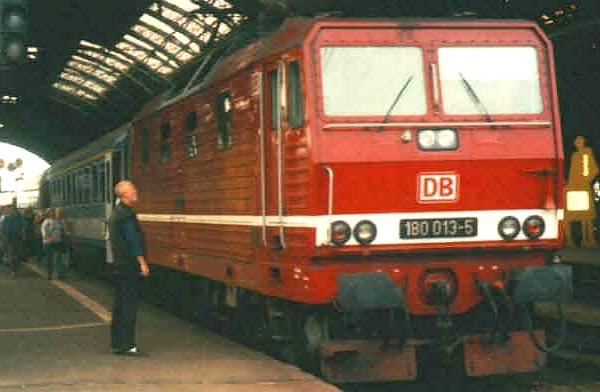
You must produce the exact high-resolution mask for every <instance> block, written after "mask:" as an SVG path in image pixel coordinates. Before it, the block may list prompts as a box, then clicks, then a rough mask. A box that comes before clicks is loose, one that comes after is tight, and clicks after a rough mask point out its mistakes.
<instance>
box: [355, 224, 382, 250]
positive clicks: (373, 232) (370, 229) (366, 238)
mask: <svg viewBox="0 0 600 392" xmlns="http://www.w3.org/2000/svg"><path fill="white" fill-rule="evenodd" d="M376 236H377V227H376V226H375V224H374V223H373V222H371V221H368V220H363V221H360V222H358V223H357V224H356V226H355V227H354V239H356V241H357V242H358V243H359V244H361V245H369V244H370V243H371V242H373V240H375V237H376Z"/></svg>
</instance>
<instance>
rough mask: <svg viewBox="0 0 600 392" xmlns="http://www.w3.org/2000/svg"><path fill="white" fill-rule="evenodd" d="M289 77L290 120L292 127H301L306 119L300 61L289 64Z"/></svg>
mask: <svg viewBox="0 0 600 392" xmlns="http://www.w3.org/2000/svg"><path fill="white" fill-rule="evenodd" d="M288 77H289V79H288V80H289V82H288V92H287V93H288V121H289V122H290V126H291V127H292V128H300V127H301V126H302V125H303V120H304V105H303V101H302V78H301V74H300V63H299V62H298V61H293V62H291V63H289V64H288Z"/></svg>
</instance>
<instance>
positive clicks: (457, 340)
mask: <svg viewBox="0 0 600 392" xmlns="http://www.w3.org/2000/svg"><path fill="white" fill-rule="evenodd" d="M553 70H554V63H553V59H552V47H551V43H550V42H549V40H548V39H547V38H546V37H545V36H544V34H543V33H542V31H541V30H540V29H539V28H538V27H537V26H536V25H535V24H534V23H531V22H525V21H507V20H504V21H496V20H476V19H453V20H451V19H448V20H433V19H431V20H427V19H398V20H351V19H334V18H322V19H304V18H297V19H290V20H288V21H287V22H286V23H285V24H284V25H283V26H282V27H281V28H280V29H279V31H277V32H275V33H273V34H271V35H269V36H267V37H265V38H263V39H261V40H259V41H257V42H255V43H253V44H251V45H250V46H248V47H246V48H244V49H241V50H238V51H237V52H235V53H234V54H232V55H231V56H229V57H227V58H225V59H223V60H222V61H221V62H220V63H218V64H217V65H216V66H215V67H214V69H213V70H212V71H211V73H210V74H209V75H208V76H207V77H206V79H205V80H204V81H203V82H202V83H201V84H200V85H198V86H194V87H192V88H190V89H187V90H186V91H184V92H182V93H181V94H179V95H178V96H177V97H175V98H171V99H169V100H157V101H156V102H154V103H152V104H150V105H148V107H146V108H145V109H144V111H143V112H142V113H141V114H139V115H138V116H137V118H135V119H134V120H133V121H132V122H131V125H130V126H131V129H130V132H131V138H132V151H131V155H132V159H131V165H132V166H131V173H132V178H133V181H134V182H135V183H136V185H137V186H138V187H139V190H140V203H139V207H138V213H139V218H140V221H141V222H142V225H143V228H144V231H145V233H146V238H147V242H148V258H149V260H150V261H151V263H152V266H153V269H154V271H153V273H152V276H153V280H152V282H151V284H152V291H153V292H154V293H155V294H157V295H159V296H160V297H161V298H163V300H165V301H167V302H169V303H172V304H175V306H177V307H180V308H181V310H183V311H185V312H189V311H192V312H200V311H201V312H207V311H208V309H211V310H216V311H219V312H225V313H227V314H229V315H230V316H231V317H232V318H233V319H234V320H237V321H235V322H236V323H238V324H241V326H240V329H241V331H242V332H243V333H246V334H248V335H251V336H255V337H256V336H259V335H260V336H268V337H270V338H272V339H279V340H281V341H283V342H290V344H291V345H292V346H293V347H294V352H295V353H296V354H298V355H299V356H301V357H302V358H303V359H305V360H306V359H311V360H312V364H314V365H316V367H317V368H318V370H320V371H321V372H322V374H323V375H324V377H325V378H327V379H329V380H333V381H341V382H348V381H383V380H409V379H414V378H415V377H416V376H417V373H418V371H417V353H420V352H425V353H426V354H424V355H425V356H431V355H432V354H434V353H435V354H436V355H438V356H439V357H440V358H444V359H450V360H454V361H457V360H461V361H464V368H465V370H466V373H467V374H468V375H488V374H495V373H512V372H523V371H533V370H535V369H537V368H539V367H540V366H542V365H543V363H544V361H545V354H544V353H543V352H541V351H540V350H538V348H536V347H539V346H541V344H540V341H541V340H542V338H543V332H542V331H541V330H537V331H534V330H533V328H534V327H531V326H529V327H527V325H528V323H527V320H528V318H527V317H526V313H527V312H526V311H522V309H523V308H527V307H528V306H525V307H519V306H516V304H518V303H522V302H532V301H534V300H540V299H546V300H548V299H553V300H554V299H557V297H560V296H563V295H564V293H565V292H567V291H568V282H567V280H566V279H564V282H563V278H565V277H567V278H568V274H567V273H564V274H559V273H557V272H556V271H560V269H558V268H554V266H550V265H548V264H550V263H551V262H552V260H553V256H554V252H555V251H556V250H557V249H558V248H560V247H561V244H562V235H561V225H562V220H563V211H564V210H563V152H562V141H561V130H560V120H559V113H558V99H557V95H556V84H555V80H554V72H553ZM531 267H535V268H531ZM520 272H522V273H520ZM557 280H558V281H561V282H563V283H560V282H559V283H560V284H558V285H557V284H556V283H555V282H554V281H557ZM553 282H554V283H553ZM532 287H533V288H538V289H540V290H538V291H537V292H536V291H535V290H529V289H531V288H532ZM206 314H207V313H204V315H203V317H207V316H206ZM529 335H531V336H533V337H534V338H535V339H533V341H532V339H530V336H529Z"/></svg>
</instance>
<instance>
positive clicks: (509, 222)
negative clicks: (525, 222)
mask: <svg viewBox="0 0 600 392" xmlns="http://www.w3.org/2000/svg"><path fill="white" fill-rule="evenodd" d="M520 230H521V225H520V224H519V220H518V219H517V218H515V217H514V216H505V217H504V218H502V220H500V223H498V234H500V237H502V239H503V240H507V241H508V240H513V239H515V237H516V236H518V235H519V231H520Z"/></svg>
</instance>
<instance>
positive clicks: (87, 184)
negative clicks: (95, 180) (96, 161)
mask: <svg viewBox="0 0 600 392" xmlns="http://www.w3.org/2000/svg"><path fill="white" fill-rule="evenodd" d="M83 185H84V187H83V202H84V203H89V202H91V201H92V173H91V169H90V168H89V167H86V168H85V171H84V174H83Z"/></svg>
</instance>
